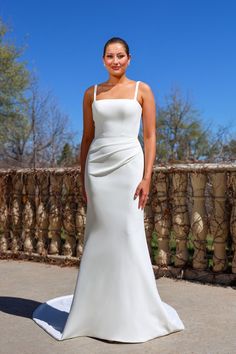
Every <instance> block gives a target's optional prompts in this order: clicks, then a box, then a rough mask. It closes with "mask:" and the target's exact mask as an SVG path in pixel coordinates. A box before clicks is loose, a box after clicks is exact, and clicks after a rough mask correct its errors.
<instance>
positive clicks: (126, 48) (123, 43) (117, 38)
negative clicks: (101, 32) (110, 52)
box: [103, 37, 129, 58]
mask: <svg viewBox="0 0 236 354" xmlns="http://www.w3.org/2000/svg"><path fill="white" fill-rule="evenodd" d="M117 42H118V43H121V44H122V45H123V46H124V47H125V51H126V54H127V55H128V56H129V46H128V44H127V42H126V41H125V40H124V39H122V38H119V37H112V38H110V39H109V40H108V41H107V42H106V44H105V46H104V49H103V58H104V56H105V53H106V49H107V47H108V45H109V44H111V43H117Z"/></svg>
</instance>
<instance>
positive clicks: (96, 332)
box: [32, 81, 185, 343]
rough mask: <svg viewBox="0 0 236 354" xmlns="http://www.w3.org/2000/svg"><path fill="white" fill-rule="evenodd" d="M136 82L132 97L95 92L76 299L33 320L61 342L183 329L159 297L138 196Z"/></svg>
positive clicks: (50, 306)
mask: <svg viewBox="0 0 236 354" xmlns="http://www.w3.org/2000/svg"><path fill="white" fill-rule="evenodd" d="M138 84H139V81H137V82H136V86H135V93H134V98H133V99H128V98H117V99H102V100H97V99H96V89H97V85H95V87H94V101H93V103H92V112H93V120H94V122H95V136H94V139H93V141H92V143H91V145H90V147H89V151H88V155H87V158H86V163H85V189H86V194H87V214H86V226H85V234H84V249H83V254H82V257H81V262H80V267H79V271H78V275H77V281H76V285H75V290H74V294H71V295H66V296H61V297H57V298H53V299H50V300H48V301H47V302H45V303H42V304H41V305H39V306H38V307H37V308H36V309H35V310H34V312H33V315H32V318H33V320H34V321H35V322H36V323H37V324H38V325H39V326H40V327H42V328H43V329H44V330H45V331H46V332H47V333H49V334H50V335H51V336H52V337H54V338H55V339H57V340H65V339H69V338H74V337H79V336H89V337H96V338H102V339H106V340H111V341H119V342H130V343H132V342H133V343H135V342H136V343H137V342H145V341H147V340H150V339H152V338H155V337H160V336H164V335H167V334H170V333H172V332H177V331H181V330H183V329H184V328H185V327H184V324H183V322H182V321H181V319H180V317H179V316H178V314H177V312H176V310H175V309H174V308H173V307H171V306H170V305H168V304H167V303H165V302H163V301H162V300H161V298H160V296H159V293H158V290H157V286H156V281H155V276H154V272H153V268H152V264H151V259H150V255H149V250H148V246H147V240H146V235H145V229H144V211H143V210H142V209H141V208H140V209H139V208H138V199H139V198H138V197H137V198H136V199H134V198H133V196H134V193H135V190H136V187H137V186H138V184H139V182H140V181H141V179H142V177H143V172H144V153H143V150H142V147H141V145H140V142H139V140H138V133H139V128H140V118H141V115H142V107H141V105H140V104H139V102H138V100H137V93H138Z"/></svg>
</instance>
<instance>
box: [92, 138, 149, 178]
mask: <svg viewBox="0 0 236 354" xmlns="http://www.w3.org/2000/svg"><path fill="white" fill-rule="evenodd" d="M140 153H143V151H142V147H141V144H140V142H139V140H138V138H137V137H130V136H113V137H112V136H109V137H104V136H103V137H97V138H95V139H94V140H93V141H92V143H91V145H90V147H89V151H88V155H87V164H88V166H87V167H88V174H89V175H93V176H97V177H99V176H105V175H107V174H109V173H111V172H113V171H115V170H116V169H118V168H120V167H121V166H124V165H125V164H127V163H128V162H130V161H131V160H132V159H134V158H135V157H136V156H137V154H140Z"/></svg>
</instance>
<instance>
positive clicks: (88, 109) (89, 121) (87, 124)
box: [80, 86, 95, 202]
mask: <svg viewBox="0 0 236 354" xmlns="http://www.w3.org/2000/svg"><path fill="white" fill-rule="evenodd" d="M93 89H94V86H90V87H89V88H88V89H87V90H86V91H85V93H84V98H83V136H82V141H81V145H80V166H81V175H80V176H81V183H82V192H83V198H84V200H85V202H87V195H86V191H85V186H84V170H85V162H86V158H87V154H88V150H89V146H90V144H91V142H92V140H93V138H94V131H95V127H94V121H93V113H92V100H93Z"/></svg>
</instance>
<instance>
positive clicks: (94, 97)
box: [93, 84, 97, 101]
mask: <svg viewBox="0 0 236 354" xmlns="http://www.w3.org/2000/svg"><path fill="white" fill-rule="evenodd" d="M96 94H97V84H96V85H94V93H93V99H94V101H96Z"/></svg>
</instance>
